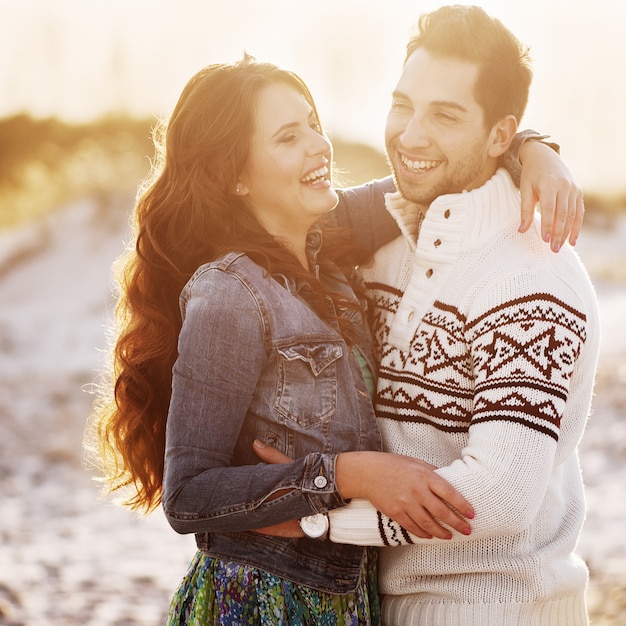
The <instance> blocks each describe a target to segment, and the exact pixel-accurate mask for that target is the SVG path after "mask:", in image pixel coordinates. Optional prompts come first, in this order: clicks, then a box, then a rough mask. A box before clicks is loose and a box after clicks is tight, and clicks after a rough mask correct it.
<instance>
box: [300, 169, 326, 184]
mask: <svg viewBox="0 0 626 626" xmlns="http://www.w3.org/2000/svg"><path fill="white" fill-rule="evenodd" d="M327 175H328V168H327V167H326V166H324V167H320V169H318V170H315V171H314V172H311V173H310V174H307V175H306V176H305V177H304V178H301V179H300V182H301V183H305V184H306V183H315V182H318V178H322V179H326V176H327Z"/></svg>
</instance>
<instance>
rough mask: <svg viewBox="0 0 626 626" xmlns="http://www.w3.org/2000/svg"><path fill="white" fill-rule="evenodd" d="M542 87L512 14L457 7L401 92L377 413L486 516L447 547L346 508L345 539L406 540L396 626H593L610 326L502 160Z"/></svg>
mask: <svg viewBox="0 0 626 626" xmlns="http://www.w3.org/2000/svg"><path fill="white" fill-rule="evenodd" d="M530 80H531V71H530V68H529V65H528V60H527V56H526V53H525V52H524V51H523V50H522V48H521V46H520V45H519V43H518V42H517V40H516V39H515V38H514V37H513V35H512V34H511V33H510V32H509V31H507V30H506V29H505V28H504V26H502V24H501V23H500V22H498V21H497V20H494V19H492V18H490V17H489V16H487V15H486V14H485V13H484V11H482V9H479V8H477V7H466V6H457V7H444V8H442V9H439V10H437V11H435V12H433V13H432V14H430V15H426V16H424V17H423V18H422V19H421V20H420V32H419V33H418V34H417V35H416V36H415V37H414V38H413V39H412V40H411V41H410V43H409V46H408V50H407V58H406V63H405V66H404V70H403V72H402V75H401V77H400V80H399V82H398V84H397V87H396V90H395V92H394V96H393V102H392V106H391V111H390V113H389V116H388V119H387V127H386V148H387V154H388V158H389V161H390V163H391V165H392V167H393V171H394V178H395V182H396V185H397V188H398V189H399V193H396V194H392V195H390V196H388V197H387V208H388V210H389V212H390V213H391V214H392V215H393V216H394V217H395V219H396V221H397V222H398V224H399V226H400V229H401V231H402V233H403V235H402V236H401V237H399V238H397V239H396V240H394V241H393V242H391V243H390V244H388V245H386V246H385V247H384V248H382V249H381V250H380V251H379V252H378V253H377V254H376V255H375V257H374V262H373V263H372V265H371V267H369V268H366V269H365V270H364V276H365V280H366V286H367V287H368V288H369V291H370V294H371V295H372V296H373V299H374V301H375V311H374V328H373V330H374V333H375V342H376V347H377V351H378V352H377V358H378V360H379V362H380V370H379V379H378V391H377V397H376V411H377V415H378V416H379V418H380V419H379V426H380V428H381V432H382V435H383V440H384V442H385V448H386V450H388V451H391V452H396V453H399V454H406V455H410V456H415V457H418V458H421V459H424V460H426V461H428V462H430V463H432V464H433V465H435V466H437V467H439V468H440V469H439V470H438V471H437V473H439V474H440V475H441V476H442V477H444V478H445V479H446V480H448V481H449V482H450V483H451V484H452V485H453V486H454V487H455V488H456V489H457V490H458V491H459V492H460V493H461V494H462V495H464V496H465V497H466V498H467V499H468V500H469V501H470V502H471V503H472V505H473V507H474V510H475V512H476V517H475V519H474V520H473V522H472V534H471V535H470V536H469V537H467V536H463V535H459V534H454V536H453V538H452V539H451V540H450V541H441V540H432V539H431V540H429V539H423V538H420V537H417V536H415V535H409V534H408V533H406V532H403V531H402V529H401V528H400V526H399V525H398V524H397V523H394V522H391V521H390V520H389V519H388V518H385V516H383V515H382V514H380V513H377V512H376V511H375V510H374V509H373V508H372V507H371V506H370V505H368V504H367V503H365V504H364V503H363V502H355V503H354V504H352V505H350V506H349V507H347V508H344V509H338V510H337V511H331V512H330V537H331V539H332V540H333V541H339V542H348V543H364V544H368V545H398V546H402V547H393V548H388V549H385V550H382V551H381V565H380V588H381V592H382V593H383V594H385V599H384V601H383V621H384V623H385V624H399V625H400V624H401V625H403V626H404V625H407V624H420V625H422V624H423V625H426V624H428V625H435V624H441V625H444V624H459V625H461V624H462V625H468V626H469V625H477V624H482V625H484V624H493V625H498V626H500V625H504V624H506V625H507V626H510V625H514V624H520V625H521V624H524V625H526V624H528V625H530V624H533V625H535V624H536V625H544V624H545V625H548V624H555V625H556V624H559V625H561V624H567V625H568V626H575V625H578V624H586V623H587V617H586V609H585V601H584V593H585V586H586V580H587V570H586V567H585V565H584V563H583V562H582V561H581V560H580V559H579V558H578V557H577V556H576V555H575V553H574V549H575V545H576V541H577V538H578V535H579V532H580V529H581V526H582V522H583V518H584V498H583V490H582V482H581V477H580V468H579V464H578V458H577V452H576V447H577V444H578V441H579V440H580V437H581V435H582V432H583V429H584V425H585V421H586V418H587V415H588V412H589V407H590V401H591V395H592V387H593V379H594V372H595V365H596V360H597V352H598V334H599V333H598V316H597V310H596V301H595V296H594V292H593V289H592V287H591V284H590V282H589V280H588V277H587V274H586V272H585V270H584V268H583V267H582V265H581V264H580V261H579V259H578V258H577V257H576V256H575V254H574V253H573V252H572V251H571V249H563V250H562V251H561V253H560V254H558V255H550V254H547V253H546V252H545V247H544V246H543V244H542V237H541V232H540V230H539V227H538V226H534V227H533V228H531V230H530V232H528V233H526V234H520V233H519V232H518V228H517V227H518V224H519V194H518V191H517V190H516V189H515V186H514V185H513V184H512V181H511V179H510V177H509V175H508V174H507V173H506V172H505V171H504V170H502V169H498V158H499V157H500V155H501V154H503V152H504V151H506V149H507V147H508V146H509V144H510V142H511V140H512V138H513V136H514V134H515V132H516V129H517V124H518V122H519V120H520V118H521V117H522V114H523V112H524V108H525V106H526V102H527V98H528V88H529V85H530ZM403 521H404V520H402V519H396V522H400V523H402V522H403ZM359 529H361V530H359Z"/></svg>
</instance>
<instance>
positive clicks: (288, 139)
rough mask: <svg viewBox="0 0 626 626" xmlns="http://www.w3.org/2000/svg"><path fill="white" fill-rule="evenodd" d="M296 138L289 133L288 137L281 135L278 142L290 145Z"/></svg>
mask: <svg viewBox="0 0 626 626" xmlns="http://www.w3.org/2000/svg"><path fill="white" fill-rule="evenodd" d="M297 138H298V135H296V133H289V134H288V135H282V137H281V138H280V139H279V140H278V141H279V143H292V142H294V141H295V140H296V139H297Z"/></svg>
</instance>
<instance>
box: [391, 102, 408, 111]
mask: <svg viewBox="0 0 626 626" xmlns="http://www.w3.org/2000/svg"><path fill="white" fill-rule="evenodd" d="M391 108H392V109H395V110H396V111H410V110H411V107H410V105H409V104H408V103H407V102H404V101H400V100H393V101H392V102H391Z"/></svg>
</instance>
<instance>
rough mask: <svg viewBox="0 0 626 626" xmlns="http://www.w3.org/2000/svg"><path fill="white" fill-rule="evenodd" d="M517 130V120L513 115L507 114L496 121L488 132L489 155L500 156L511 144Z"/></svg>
mask: <svg viewBox="0 0 626 626" xmlns="http://www.w3.org/2000/svg"><path fill="white" fill-rule="evenodd" d="M516 132H517V120H516V119H515V116H514V115H507V116H506V117H503V118H502V119H501V120H499V121H498V122H496V123H495V124H494V126H493V127H492V129H491V131H490V133H489V156H490V157H494V158H498V157H499V156H502V155H503V154H504V153H505V152H506V151H507V150H508V149H509V146H510V145H511V142H512V141H513V137H515V133H516Z"/></svg>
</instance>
